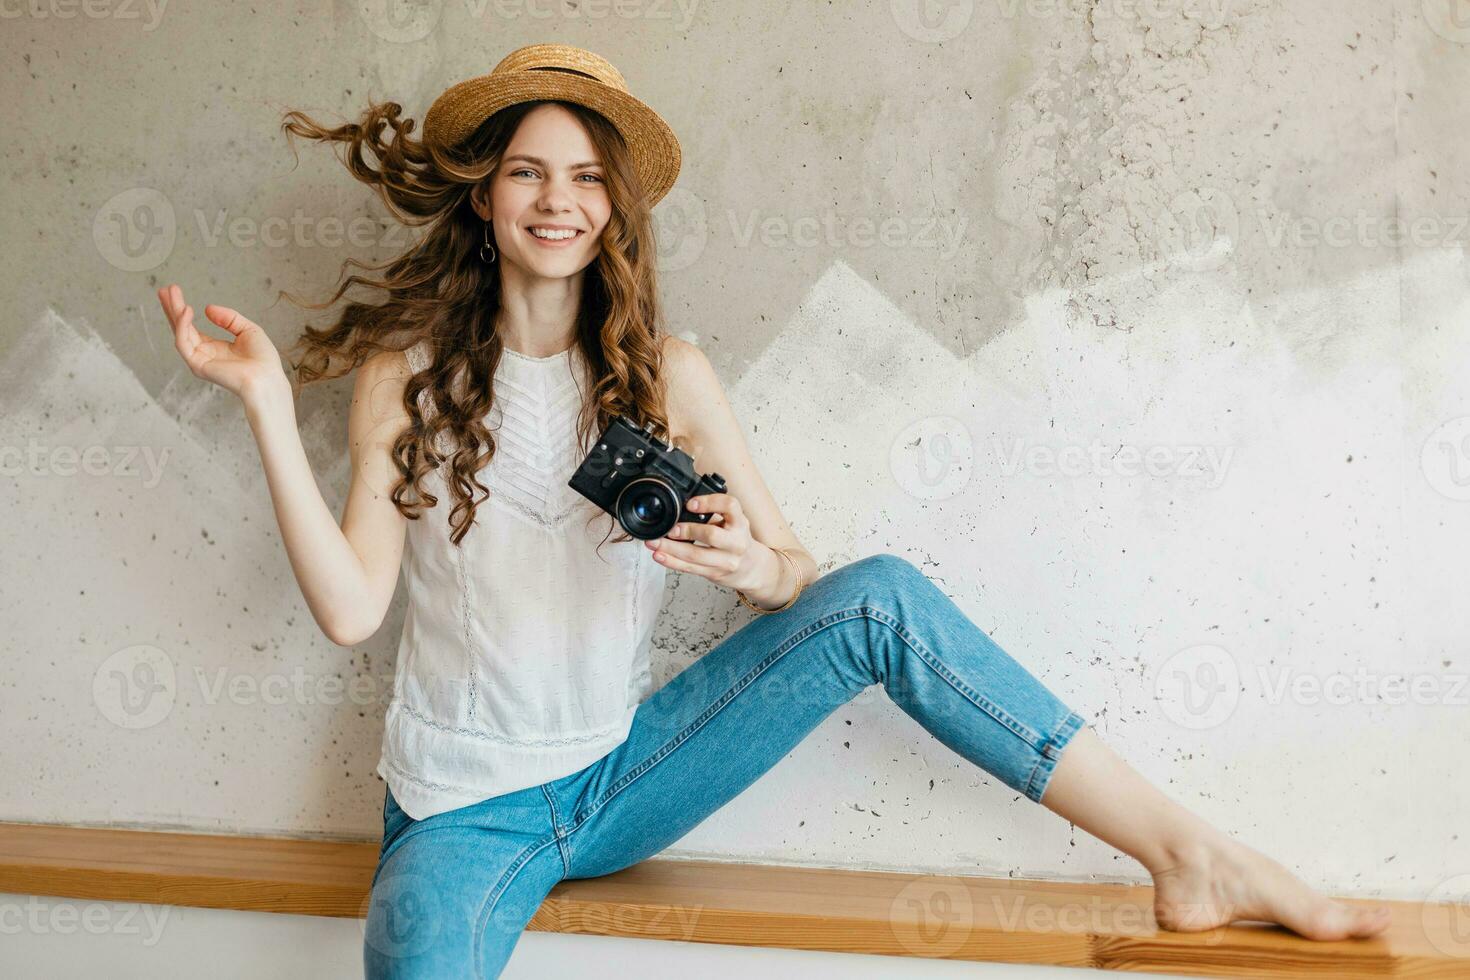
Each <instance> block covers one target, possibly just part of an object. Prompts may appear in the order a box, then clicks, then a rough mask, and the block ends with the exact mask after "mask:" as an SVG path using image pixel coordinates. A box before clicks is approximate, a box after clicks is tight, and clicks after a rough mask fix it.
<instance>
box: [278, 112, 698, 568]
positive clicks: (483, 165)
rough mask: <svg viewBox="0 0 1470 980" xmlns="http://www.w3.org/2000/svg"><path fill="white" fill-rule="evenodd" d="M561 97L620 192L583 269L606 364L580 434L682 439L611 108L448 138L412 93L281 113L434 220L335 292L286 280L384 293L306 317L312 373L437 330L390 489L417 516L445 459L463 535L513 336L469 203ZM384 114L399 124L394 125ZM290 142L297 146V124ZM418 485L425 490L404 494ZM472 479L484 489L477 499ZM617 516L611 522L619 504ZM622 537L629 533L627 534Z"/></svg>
mask: <svg viewBox="0 0 1470 980" xmlns="http://www.w3.org/2000/svg"><path fill="white" fill-rule="evenodd" d="M548 102H554V104H556V105H560V106H563V107H565V108H566V109H568V110H569V111H570V112H572V113H573V114H574V115H575V116H576V117H577V118H578V119H579V120H580V121H581V123H582V125H583V126H584V127H585V128H586V131H587V134H588V137H589V139H590V140H591V142H592V144H593V145H594V146H595V147H596V149H597V152H598V154H599V156H600V157H601V160H602V163H603V169H604V172H605V174H606V177H607V190H608V195H609V197H610V199H611V204H612V213H611V217H610V218H609V220H608V223H607V226H606V227H605V228H604V230H603V232H602V238H601V249H600V252H599V254H598V256H597V258H596V259H595V260H594V261H593V262H592V263H591V264H590V265H589V266H588V267H587V269H586V271H585V274H584V276H583V284H584V285H583V290H582V295H581V300H580V303H579V310H578V314H577V324H576V335H577V339H576V342H575V344H576V346H577V348H578V349H579V351H580V353H581V355H582V357H583V358H584V360H585V362H586V364H587V365H588V367H589V369H590V370H589V374H590V375H591V378H592V379H593V383H592V390H591V392H590V395H589V393H587V392H584V393H583V400H582V408H581V412H580V414H579V417H578V423H577V439H578V442H579V444H580V445H581V446H582V447H583V451H584V452H585V451H586V450H587V449H588V448H590V446H591V440H592V439H595V438H596V436H597V435H598V434H600V433H601V432H602V431H603V429H604V427H605V426H606V425H607V424H608V423H609V422H610V421H611V420H612V419H613V418H614V417H615V416H617V415H627V416H628V417H629V418H631V419H633V420H634V421H635V422H637V423H638V424H639V425H644V426H647V427H648V428H649V430H650V431H651V432H652V433H653V434H654V435H656V436H659V437H660V438H662V439H664V440H665V441H670V432H669V420H668V415H667V411H666V397H667V392H666V388H665V385H664V376H663V370H662V368H663V344H664V337H665V329H664V323H663V314H662V311H661V309H660V306H659V303H658V291H657V283H656V269H655V257H656V251H657V250H656V245H655V241H654V230H653V219H652V214H651V211H650V208H649V206H648V204H647V198H646V194H645V191H644V188H643V187H642V185H641V183H640V182H639V180H638V176H637V171H636V170H635V169H634V167H633V163H632V158H631V156H630V154H629V152H628V148H627V146H626V144H625V143H624V142H623V139H622V136H621V135H620V134H619V133H618V131H617V129H616V128H615V127H614V126H613V125H612V123H611V122H609V121H608V120H607V119H606V118H605V117H604V116H602V115H601V114H599V113H597V112H595V111H594V110H592V109H589V108H587V107H585V106H582V105H578V104H576V103H572V102H564V101H561V100H541V101H535V102H524V103H519V104H516V105H512V106H509V107H507V108H505V109H502V110H500V111H499V112H497V113H495V114H494V115H492V116H491V117H490V118H489V119H487V120H486V121H485V123H484V124H483V125H482V126H481V127H480V128H479V129H478V130H477V131H476V132H475V133H474V134H473V135H472V136H470V137H469V138H468V139H466V140H465V141H464V142H463V143H462V144H460V145H459V146H457V147H454V148H453V149H451V150H445V149H443V148H441V147H439V146H437V145H429V144H426V143H424V142H423V141H422V140H420V139H418V138H415V137H413V136H411V135H410V134H411V133H412V132H413V129H414V120H413V119H411V118H400V113H401V112H402V108H401V106H399V105H398V103H396V102H384V103H377V102H373V101H371V100H369V105H368V109H367V110H366V111H365V112H364V113H363V114H362V116H361V118H360V120H359V121H358V122H356V123H348V124H346V125H342V126H339V127H337V128H334V129H333V128H326V127H323V126H321V125H319V124H317V123H315V122H313V121H312V120H311V119H310V118H308V117H307V116H305V115H303V114H302V113H300V112H297V111H294V110H293V111H290V112H287V113H286V114H285V121H284V122H283V123H282V127H281V128H282V129H283V130H284V131H286V132H287V133H288V134H291V135H296V136H302V137H307V138H310V139H314V140H318V141H322V142H329V143H343V144H346V152H345V159H344V160H343V162H344V164H345V165H346V166H347V168H348V170H349V171H350V172H351V173H352V175H353V176H354V177H356V178H357V179H358V180H360V181H362V182H363V183H365V184H368V185H370V186H372V187H374V188H376V189H377V190H378V192H379V194H380V195H381V196H382V199H383V201H384V202H385V203H386V204H387V206H388V207H389V209H390V210H391V211H392V212H393V213H394V214H395V215H396V216H397V217H399V218H400V219H401V220H402V221H404V222H405V223H406V224H408V225H410V226H415V227H416V226H421V225H427V226H428V227H427V231H426V233H425V234H424V235H423V236H422V237H421V238H420V240H419V241H418V243H417V244H415V245H413V246H412V247H410V248H409V249H407V250H406V251H405V252H404V253H403V254H402V255H400V256H398V257H397V258H394V259H390V260H388V261H387V262H383V263H381V264H379V265H368V264H365V263H363V262H359V261H357V260H356V259H352V258H349V259H347V260H346V261H344V262H343V264H342V273H343V278H342V280H341V281H340V282H339V284H338V286H337V289H336V292H335V293H334V295H332V297H331V298H330V299H328V300H326V301H324V302H322V303H317V304H312V303H304V302H300V301H298V300H297V299H296V298H295V297H291V296H289V294H287V293H285V292H284V291H282V292H281V293H280V295H282V296H286V297H287V298H289V299H291V300H292V301H293V302H298V303H300V305H302V306H304V307H306V308H308V309H324V308H326V307H328V306H331V305H332V304H334V303H335V302H337V300H339V299H340V298H341V297H342V294H343V293H344V292H345V291H346V290H347V289H348V287H350V286H353V285H362V286H367V287H370V288H376V289H381V290H383V291H384V292H385V293H386V294H387V295H386V298H385V299H384V301H383V302H382V303H381V304H378V305H370V304H367V303H360V302H348V303H347V305H346V307H345V308H344V309H343V311H342V315H341V317H340V319H338V321H337V322H336V324H335V325H333V326H331V327H328V328H325V329H315V328H313V327H310V326H307V327H306V328H305V331H304V334H303V336H302V337H301V338H300V339H299V340H298V341H297V342H296V343H295V344H294V345H292V347H291V348H290V349H289V350H288V351H287V355H288V360H291V361H293V362H294V363H293V364H292V366H293V368H294V369H295V372H296V378H297V382H298V385H299V386H304V385H307V384H310V383H312V382H314V381H325V380H330V379H333V378H337V377H341V376H342V375H344V374H347V373H349V372H351V371H353V370H355V369H356V368H357V367H358V366H359V365H361V364H362V363H363V362H364V361H365V360H366V359H367V358H368V357H370V356H371V355H372V354H374V353H375V352H378V351H384V350H395V351H401V350H405V349H407V348H408V347H411V346H412V345H414V344H415V343H417V342H419V341H420V340H423V339H425V338H427V340H428V344H427V346H428V348H429V349H430V350H431V351H432V352H433V353H432V361H431V363H430V364H429V365H428V366H427V367H426V368H425V369H424V370H422V371H417V372H415V373H413V374H412V376H411V377H410V378H409V380H408V381H407V382H406V384H405V387H404V392H403V402H404V408H405V410H406V412H407V413H408V416H409V419H410V424H408V425H407V426H405V427H404V429H403V431H402V433H400V435H399V436H398V437H397V439H396V440H395V441H394V444H393V446H392V449H391V456H392V459H393V462H394V467H395V469H396V470H397V471H398V480H397V482H396V483H395V485H394V487H393V490H392V495H391V499H392V501H393V503H394V505H395V506H397V507H398V510H399V512H400V513H402V514H403V515H404V516H405V517H406V518H408V519H409V520H418V519H419V516H420V515H419V513H418V509H419V508H420V507H427V508H432V507H434V506H435V505H436V504H437V503H438V498H437V497H436V496H434V495H433V494H432V493H430V492H429V491H428V490H427V489H426V488H425V487H424V486H423V479H424V477H425V475H426V474H428V473H429V472H430V471H431V470H434V469H436V468H438V467H440V466H446V467H447V469H446V470H445V472H444V483H445V486H446V488H447V489H448V491H449V494H450V496H451V497H452V499H453V507H452V508H451V509H450V512H449V517H448V520H449V525H450V529H451V534H450V539H451V541H452V542H453V543H454V544H455V545H458V544H459V543H460V542H461V541H462V540H463V538H464V536H465V535H466V534H467V533H469V530H470V528H471V526H473V524H474V521H475V510H476V507H477V505H478V504H479V503H480V502H482V501H484V500H485V499H487V498H488V496H489V493H490V491H489V489H488V488H487V487H485V486H484V485H483V484H481V483H480V481H479V480H478V479H477V478H476V476H475V474H476V473H477V472H478V471H479V470H480V469H482V468H483V467H485V466H486V465H488V464H489V462H490V460H491V458H492V457H493V456H494V454H495V449H496V441H495V437H494V435H493V433H492V431H491V430H490V429H489V428H487V427H486V425H485V419H486V416H487V414H488V413H489V411H490V408H491V405H492V404H493V403H494V398H495V392H494V378H495V370H496V367H497V365H498V364H499V363H500V358H501V356H502V352H503V349H504V348H503V344H502V342H501V338H500V336H499V333H498V331H497V330H496V327H495V323H496V314H497V312H498V310H499V308H500V305H501V296H500V291H501V286H500V276H499V265H497V264H486V263H485V262H483V261H482V260H481V259H480V254H479V253H480V246H481V242H482V239H483V236H484V224H483V222H482V220H481V219H480V217H479V215H477V214H476V213H475V211H474V209H473V207H472V206H471V202H470V191H471V190H472V189H473V188H474V187H475V186H476V185H477V184H479V183H481V182H483V181H484V180H485V179H486V178H487V177H489V176H491V175H492V174H494V173H495V172H496V169H497V167H498V166H499V165H500V160H501V158H502V157H503V156H504V155H505V151H506V148H507V146H508V144H509V143H510V141H511V138H512V137H513V136H514V135H515V132H516V128H517V127H518V126H519V125H520V122H521V120H522V119H523V118H525V116H526V114H527V113H529V112H530V111H531V110H532V109H534V108H536V107H537V106H539V105H545V104H547V103H548ZM385 129H389V130H391V131H392V132H391V135H389V136H388V137H387V138H386V139H385V132H384V131H385ZM288 141H290V142H292V145H293V147H294V141H291V140H290V136H289V135H288ZM364 150H371V152H372V155H373V157H374V158H375V159H374V162H369V161H368V160H367V159H365V154H364ZM349 265H353V266H356V267H358V268H360V269H363V270H366V271H369V272H376V271H379V270H386V272H384V274H383V276H382V278H373V277H371V276H367V277H364V276H359V275H356V274H352V275H347V274H346V272H347V267H348V266H349ZM298 390H299V388H298ZM423 392H427V393H428V395H427V397H428V398H429V399H430V400H431V402H432V405H433V411H432V412H431V413H428V414H429V417H428V418H427V419H426V418H425V413H424V412H422V411H421V410H420V397H421V393H423ZM441 437H442V438H441ZM436 447H441V448H443V449H444V450H445V451H443V452H441V451H440V448H436ZM410 491H411V492H412V494H413V496H414V498H415V499H413V500H409V499H407V495H408V493H409V492H410ZM475 491H479V492H480V493H481V494H483V496H481V497H479V498H478V499H476V498H475V496H474V494H475ZM599 513H601V512H599ZM597 516H598V515H597V514H594V515H593V517H594V519H595V518H596V517H597ZM608 520H609V523H610V525H611V524H612V523H613V522H612V518H611V516H608ZM603 540H604V543H605V542H606V537H604V539H603ZM617 540H618V541H619V542H621V541H627V540H631V536H629V535H627V534H626V533H624V534H623V536H621V537H619V538H618V539H617ZM599 547H600V546H599Z"/></svg>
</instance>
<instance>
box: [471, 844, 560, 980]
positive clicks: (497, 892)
mask: <svg viewBox="0 0 1470 980" xmlns="http://www.w3.org/2000/svg"><path fill="white" fill-rule="evenodd" d="M556 839H557V837H556V835H555V834H553V835H552V836H550V837H548V838H546V839H545V840H542V841H537V842H536V843H534V844H528V845H526V848H525V849H524V850H523V851H521V853H520V854H519V855H517V856H516V859H515V861H513V862H512V863H511V866H510V867H508V868H506V869H505V872H504V873H503V874H502V875H501V876H500V880H499V881H497V882H496V883H495V887H494V888H492V889H490V894H489V895H487V896H486V897H485V903H484V904H483V905H481V906H480V914H479V915H478V916H477V917H476V920H475V947H474V949H475V953H474V955H475V977H476V978H477V980H484V974H483V973H481V972H480V951H481V949H482V948H483V940H484V938H485V926H486V925H487V924H488V922H489V918H488V916H489V915H490V914H492V913H493V910H494V908H495V903H496V902H497V901H498V900H499V899H500V896H501V895H503V894H504V893H505V890H506V889H507V888H509V887H510V883H511V882H512V881H514V880H515V878H516V875H518V874H520V872H521V869H522V868H524V867H525V866H526V865H527V864H528V863H530V860H531V858H533V857H535V856H536V855H537V854H540V853H541V852H542V851H543V850H545V849H546V845H548V844H550V843H552V842H553V841H555V840H556Z"/></svg>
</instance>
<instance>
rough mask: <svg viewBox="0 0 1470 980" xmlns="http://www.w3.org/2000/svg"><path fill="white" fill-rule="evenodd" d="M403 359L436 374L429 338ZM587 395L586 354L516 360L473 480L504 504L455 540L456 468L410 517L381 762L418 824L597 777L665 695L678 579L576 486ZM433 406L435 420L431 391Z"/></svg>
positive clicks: (510, 358)
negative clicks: (664, 635)
mask: <svg viewBox="0 0 1470 980" xmlns="http://www.w3.org/2000/svg"><path fill="white" fill-rule="evenodd" d="M406 356H407V357H408V361H409V364H410V366H411V367H412V368H413V370H414V371H421V370H423V369H424V368H426V367H427V366H428V364H429V359H430V353H429V350H428V347H427V341H420V342H419V343H418V344H415V345H414V346H413V347H411V348H409V350H408V351H407V352H406ZM574 364H575V366H576V368H577V369H578V371H579V374H580V378H574V376H573V366H574ZM579 380H580V389H579V386H578V381H579ZM589 388H590V384H589V380H588V378H587V376H586V373H585V361H584V359H583V358H582V356H581V354H580V352H579V351H578V350H577V349H576V348H575V347H573V348H569V349H568V350H565V351H562V352H561V353H560V354H553V355H552V356H550V357H531V356H529V355H526V354H520V353H517V352H515V351H512V350H509V349H507V350H505V351H504V353H503V355H502V356H501V359H500V364H499V365H498V366H497V370H496V375H495V393H494V403H493V405H492V407H491V409H490V413H489V415H488V416H487V418H486V421H485V424H486V426H487V427H488V428H489V429H490V430H491V432H492V434H494V436H495V439H496V445H495V455H494V457H493V458H492V459H491V461H490V463H489V464H488V465H487V466H486V467H485V468H484V469H482V470H480V471H479V473H477V474H476V477H477V478H478V479H479V481H480V482H481V483H482V484H484V485H485V486H486V487H488V488H489V491H490V496H489V498H488V499H487V500H485V501H483V502H481V503H480V504H479V506H478V507H477V509H476V512H475V524H474V526H473V527H471V529H470V531H469V533H468V534H467V535H465V537H464V539H463V540H462V541H461V542H460V545H459V546H455V545H454V544H453V543H452V542H451V541H450V537H449V535H450V528H449V522H448V519H447V514H448V511H449V508H450V506H452V504H451V500H450V495H449V491H448V488H447V487H446V486H445V483H444V478H443V475H442V470H443V468H444V467H445V466H447V464H441V468H440V469H439V470H434V471H431V472H430V473H429V474H427V475H426V476H425V477H424V481H423V485H424V486H425V488H426V489H428V490H429V492H431V493H433V494H434V495H435V496H436V497H437V498H438V500H439V502H438V503H437V504H436V505H435V506H434V507H433V508H428V509H423V510H421V511H420V516H419V519H418V520H416V521H409V522H408V540H407V547H406V548H405V560H404V565H403V570H404V577H405V580H406V582H407V588H408V612H407V615H406V616H405V618H404V621H403V633H402V636H401V638H400V640H399V644H398V662H397V667H396V672H395V676H394V682H393V698H392V700H391V702H390V703H389V705H388V708H387V714H386V716H385V720H384V730H383V743H382V754H381V757H380V760H379V762H378V768H377V772H378V775H379V776H382V777H383V779H384V780H386V781H387V783H388V787H389V789H391V790H392V791H393V797H394V799H396V800H397V801H398V805H399V806H400V807H402V809H403V811H404V812H405V813H407V814H408V815H409V816H410V817H413V818H414V819H415V820H422V819H424V818H425V817H428V816H430V815H432V814H436V813H441V812H443V811H445V810H451V809H454V808H456V807H461V806H468V805H470V804H472V803H477V802H479V801H481V800H484V799H487V798H489V797H492V796H498V795H501V794H503V793H509V792H512V791H514V790H518V789H524V788H526V787H529V786H535V785H539V784H540V783H543V782H548V781H550V780H553V779H556V778H559V777H561V776H564V775H567V774H569V773H573V772H576V771H578V770H579V769H582V768H584V767H585V766H587V765H589V764H591V763H593V762H595V761H597V760H598V759H600V758H602V756H604V755H606V754H607V753H608V752H610V751H611V750H612V749H613V748H615V747H616V746H617V745H619V744H621V743H622V742H623V740H624V739H625V738H627V734H628V728H629V725H630V724H631V723H632V720H633V713H634V711H635V710H636V709H637V707H638V705H639V704H640V703H642V702H643V701H644V700H646V699H647V698H648V697H649V696H650V695H651V694H652V693H653V680H652V677H651V675H650V673H649V656H648V655H649V645H650V641H651V638H652V634H653V626H654V620H655V618H656V617H657V615H658V613H659V610H660V608H661V607H662V605H663V594H664V580H665V573H666V569H665V568H664V566H662V565H660V564H658V562H656V561H654V560H653V557H652V555H651V553H650V552H649V551H648V549H647V547H646V546H645V545H644V544H643V542H642V541H639V540H633V541H627V542H622V543H615V542H614V541H613V540H612V539H613V538H615V537H617V536H618V535H619V534H621V533H622V529H621V528H620V527H618V526H617V525H616V523H615V522H613V523H612V524H611V529H612V530H611V533H610V534H609V532H608V529H609V526H610V525H609V522H610V521H612V518H610V517H609V516H608V515H607V514H606V513H605V512H604V511H602V510H601V509H600V508H599V507H597V505H595V504H593V503H592V502H591V501H590V500H587V499H586V498H585V497H583V496H582V495H581V494H579V493H578V492H577V491H575V490H573V489H572V488H571V487H569V486H567V480H569V479H570V478H571V475H572V473H573V472H574V471H575V470H576V468H577V467H578V466H579V465H581V463H582V460H583V459H584V458H585V453H584V452H583V451H582V450H581V449H580V447H578V445H577V439H576V425H577V413H578V412H579V411H580V410H581V404H582V402H581V400H582V397H583V392H585V391H587V390H589ZM420 404H421V405H423V406H424V411H425V412H426V413H431V412H432V411H433V406H432V404H431V402H430V399H429V397H428V394H427V392H425V393H424V395H423V397H422V400H421V401H420ZM596 435H597V433H593V437H595V436H596ZM589 518H591V520H590V521H589ZM605 535H606V536H607V538H608V540H607V543H606V544H602V548H601V554H600V555H599V554H598V552H597V546H598V544H599V543H601V542H602V540H603V537H604V536H605Z"/></svg>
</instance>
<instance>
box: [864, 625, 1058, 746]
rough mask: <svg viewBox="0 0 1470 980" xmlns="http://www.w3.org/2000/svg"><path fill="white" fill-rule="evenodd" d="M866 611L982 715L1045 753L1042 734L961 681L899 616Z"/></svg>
mask: <svg viewBox="0 0 1470 980" xmlns="http://www.w3.org/2000/svg"><path fill="white" fill-rule="evenodd" d="M864 608H866V609H868V610H869V611H870V612H872V613H873V618H874V619H876V620H877V621H878V622H880V623H882V624H883V625H885V626H887V627H888V628H889V629H891V630H893V632H894V633H895V634H897V636H898V637H899V639H901V640H903V642H904V643H905V644H907V645H908V647H909V649H911V650H913V651H914V652H915V653H917V654H918V655H919V659H921V660H923V661H924V662H925V663H926V664H928V665H929V669H930V670H932V671H934V672H935V673H936V674H938V675H939V676H940V677H942V678H944V680H945V682H946V683H948V684H949V686H950V687H952V688H954V689H955V690H956V691H958V692H959V693H960V694H961V695H962V696H963V697H964V698H965V699H966V700H967V701H969V702H970V703H971V704H973V705H975V706H976V707H977V708H979V709H980V710H981V711H984V712H985V713H986V714H988V715H990V717H991V718H993V719H995V720H996V721H998V722H1000V724H1001V726H1002V727H1003V728H1005V729H1007V730H1008V731H1010V732H1011V734H1013V735H1015V736H1016V737H1017V738H1019V739H1021V740H1022V741H1024V742H1025V743H1026V744H1027V745H1028V746H1029V747H1030V748H1031V749H1032V750H1034V751H1036V752H1041V751H1043V749H1044V746H1045V744H1046V743H1045V741H1044V740H1043V739H1042V737H1041V736H1040V735H1039V734H1037V733H1036V732H1034V731H1032V730H1031V728H1030V727H1029V726H1027V725H1023V724H1022V723H1021V722H1019V721H1017V720H1016V719H1015V718H1013V717H1011V715H1010V713H1009V712H1007V711H1006V710H1005V709H1003V708H1001V707H1000V706H999V705H997V704H996V703H995V702H994V701H991V700H990V699H989V698H987V697H986V696H985V695H983V694H981V693H980V692H979V691H976V690H973V689H972V688H971V687H970V686H969V685H967V684H966V683H965V682H964V681H962V680H960V678H959V677H957V676H956V675H955V673H954V672H953V671H951V670H950V669H949V667H948V666H947V665H946V664H945V663H944V661H943V660H940V659H939V657H937V656H936V655H935V654H934V653H933V652H932V651H930V650H929V648H928V647H926V646H924V644H922V643H920V642H919V640H918V639H917V638H916V637H913V636H912V635H911V634H910V633H909V632H908V631H907V630H905V629H904V628H903V626H902V625H901V624H900V623H899V621H898V617H897V616H894V615H892V614H891V613H887V612H884V611H883V610H881V609H878V608H876V607H873V606H865V607H864Z"/></svg>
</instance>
